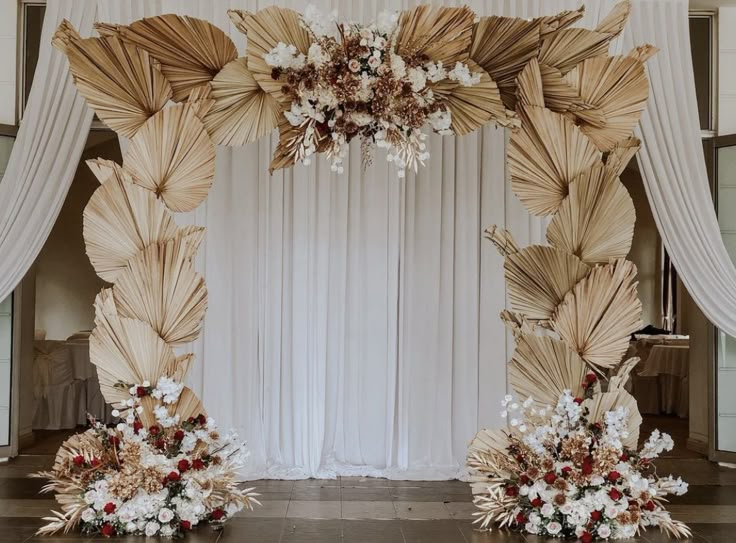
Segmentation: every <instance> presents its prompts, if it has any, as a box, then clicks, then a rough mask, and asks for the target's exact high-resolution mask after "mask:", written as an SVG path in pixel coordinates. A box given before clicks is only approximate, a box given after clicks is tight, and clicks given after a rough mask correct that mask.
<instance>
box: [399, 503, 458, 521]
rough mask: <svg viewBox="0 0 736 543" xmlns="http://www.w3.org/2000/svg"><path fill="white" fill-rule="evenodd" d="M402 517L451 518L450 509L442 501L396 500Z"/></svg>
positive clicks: (418, 518) (416, 518)
mask: <svg viewBox="0 0 736 543" xmlns="http://www.w3.org/2000/svg"><path fill="white" fill-rule="evenodd" d="M394 507H396V513H397V515H398V516H399V518H400V519H411V520H439V519H450V518H452V516H451V515H450V511H448V509H447V507H445V504H444V503H442V502H405V501H400V502H394Z"/></svg>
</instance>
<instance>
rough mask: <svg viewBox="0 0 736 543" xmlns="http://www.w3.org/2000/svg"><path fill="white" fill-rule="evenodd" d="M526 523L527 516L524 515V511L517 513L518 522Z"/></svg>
mask: <svg viewBox="0 0 736 543" xmlns="http://www.w3.org/2000/svg"><path fill="white" fill-rule="evenodd" d="M525 523H526V516H524V513H519V514H518V515H516V524H525Z"/></svg>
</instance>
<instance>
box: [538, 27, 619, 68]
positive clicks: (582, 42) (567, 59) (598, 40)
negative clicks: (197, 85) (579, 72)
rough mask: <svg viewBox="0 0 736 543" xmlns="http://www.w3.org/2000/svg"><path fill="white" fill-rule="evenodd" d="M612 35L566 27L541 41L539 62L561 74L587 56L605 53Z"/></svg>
mask: <svg viewBox="0 0 736 543" xmlns="http://www.w3.org/2000/svg"><path fill="white" fill-rule="evenodd" d="M613 37H614V36H611V35H610V34H604V33H601V32H596V31H595V30H588V29H585V28H566V29H564V30H560V31H559V32H555V33H554V34H552V35H551V36H549V37H548V38H545V39H544V40H543V41H542V46H541V48H540V50H539V63H540V64H546V65H547V66H552V67H554V68H557V69H558V70H560V71H561V72H562V73H563V74H565V73H567V72H569V71H570V70H571V69H573V68H574V67H575V66H576V65H577V64H579V63H580V62H582V61H584V60H585V59H587V58H591V57H597V56H601V55H605V54H606V53H607V52H608V45H609V43H610V42H611V39H613Z"/></svg>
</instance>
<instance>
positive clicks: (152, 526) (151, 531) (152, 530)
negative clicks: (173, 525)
mask: <svg viewBox="0 0 736 543" xmlns="http://www.w3.org/2000/svg"><path fill="white" fill-rule="evenodd" d="M159 528H160V526H159V524H158V522H153V521H151V522H149V523H147V524H146V535H147V536H148V537H153V536H154V535H156V534H157V533H158V529H159Z"/></svg>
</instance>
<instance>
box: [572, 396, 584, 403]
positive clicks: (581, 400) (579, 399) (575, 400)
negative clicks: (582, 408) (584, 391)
mask: <svg viewBox="0 0 736 543" xmlns="http://www.w3.org/2000/svg"><path fill="white" fill-rule="evenodd" d="M573 402H575V403H576V404H578V405H580V404H581V403H583V399H582V398H580V397H579V396H578V397H577V398H575V399H574V400H573Z"/></svg>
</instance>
